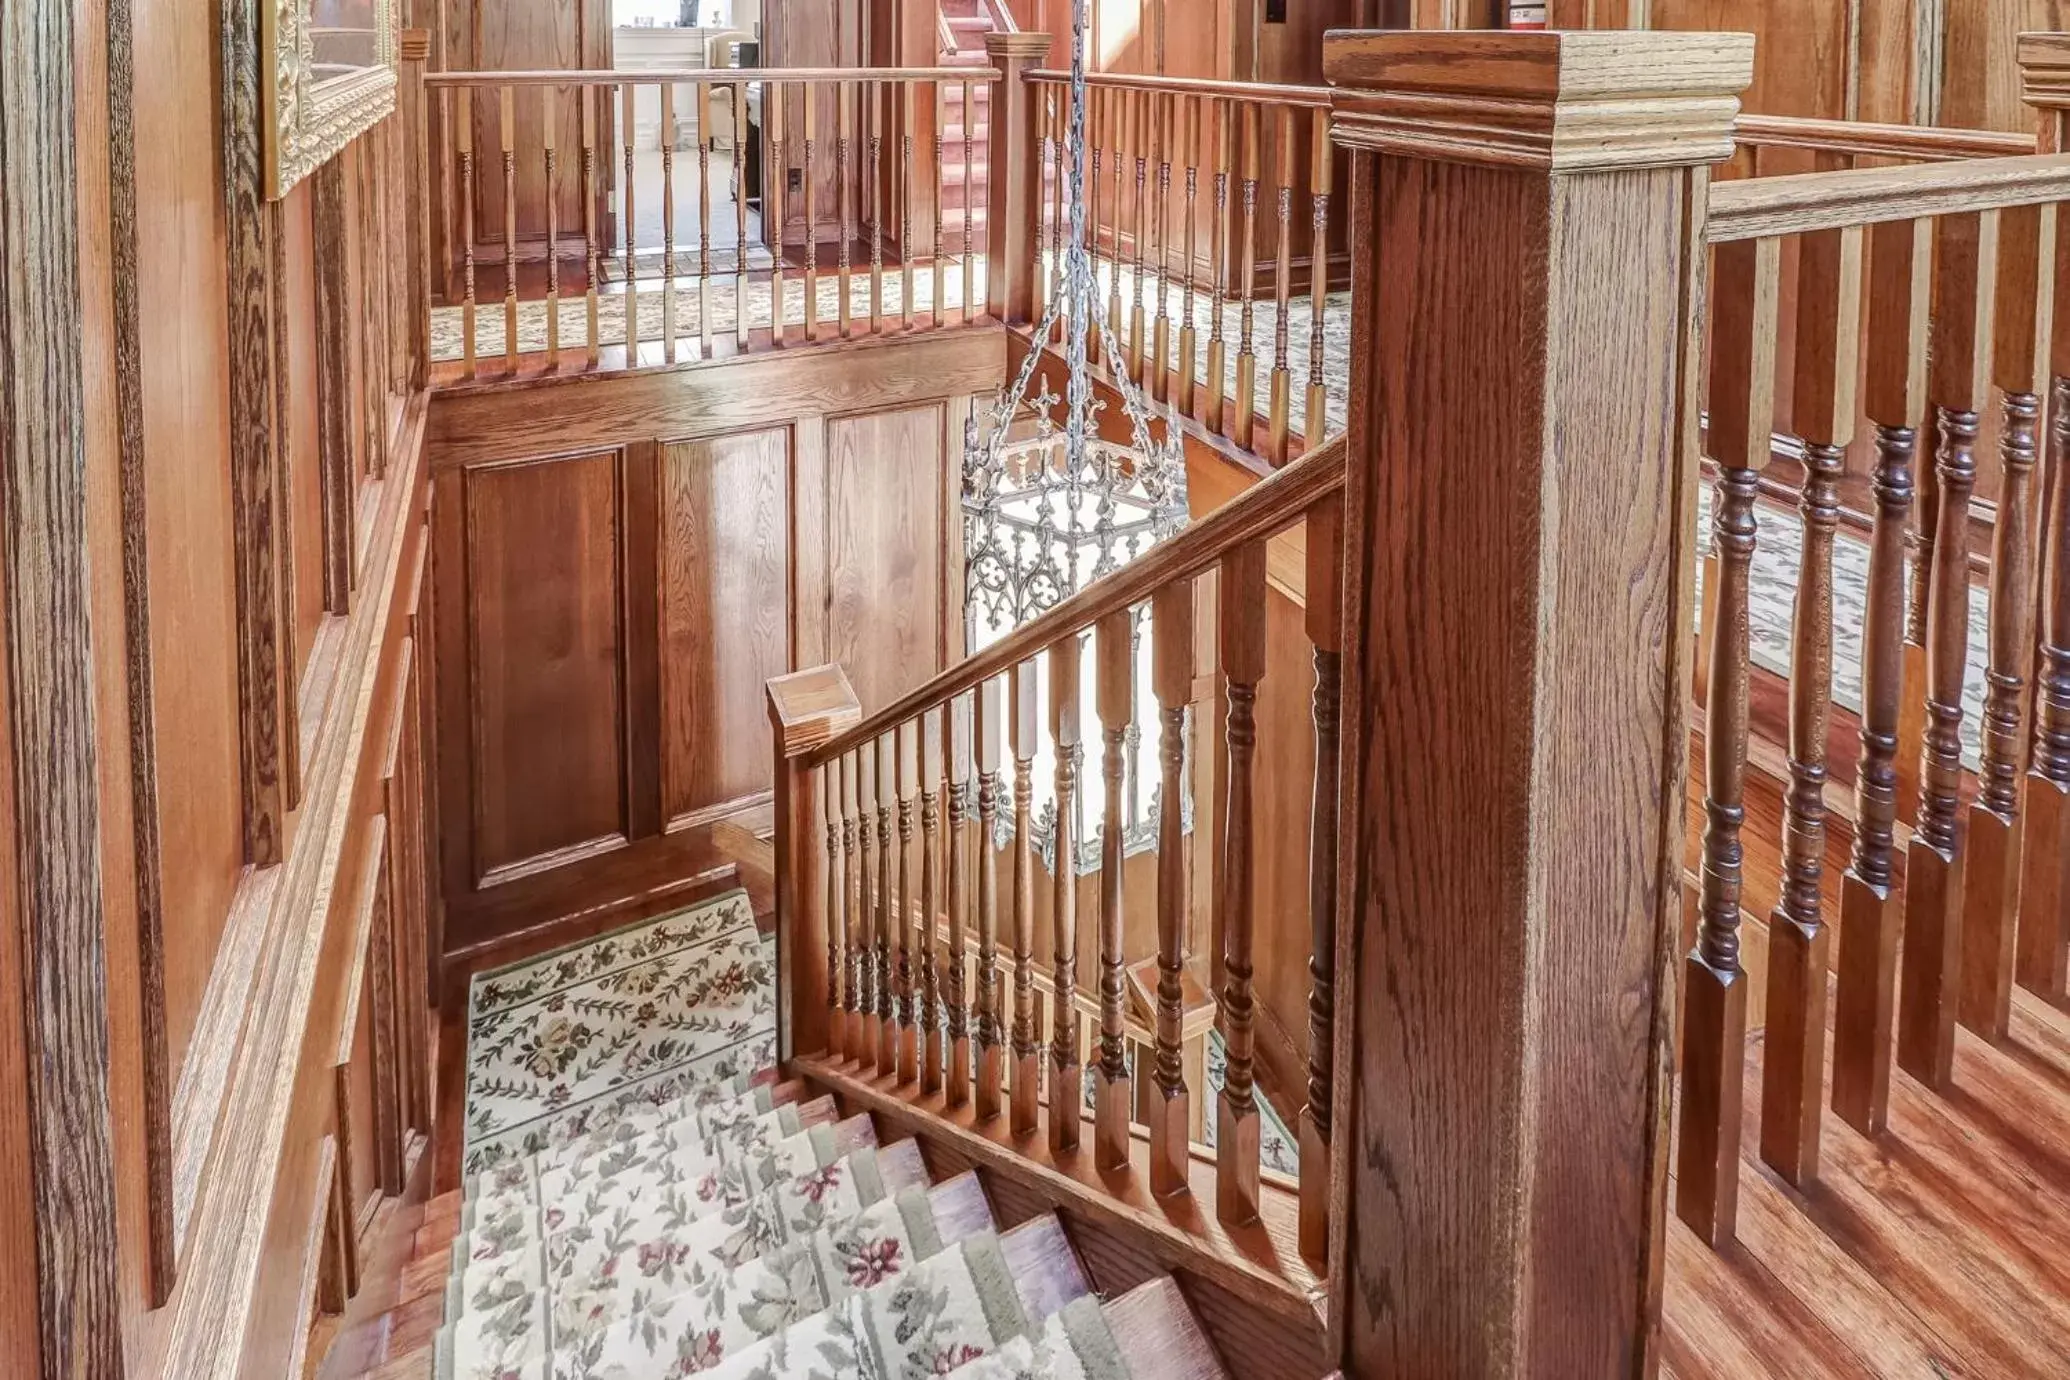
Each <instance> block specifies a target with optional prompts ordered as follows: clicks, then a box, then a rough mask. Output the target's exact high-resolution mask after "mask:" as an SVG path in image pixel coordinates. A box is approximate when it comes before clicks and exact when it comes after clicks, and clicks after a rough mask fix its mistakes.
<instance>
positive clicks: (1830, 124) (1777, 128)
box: [1732, 115, 2034, 162]
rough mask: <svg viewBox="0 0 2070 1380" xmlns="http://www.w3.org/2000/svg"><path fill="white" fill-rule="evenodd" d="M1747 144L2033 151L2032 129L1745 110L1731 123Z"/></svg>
mask: <svg viewBox="0 0 2070 1380" xmlns="http://www.w3.org/2000/svg"><path fill="white" fill-rule="evenodd" d="M1732 133H1733V137H1734V138H1735V139H1737V140H1738V141H1739V142H1740V143H1742V144H1758V145H1761V146H1763V147H1766V148H1798V149H1820V150H1824V151H1826V152H1830V153H1852V154H1858V155H1861V156H1863V157H1876V158H1912V159H1919V160H1922V161H1932V162H1945V161H1953V160H1956V159H1964V158H2017V157H2020V156H2021V155H2023V154H2031V153H2033V152H2034V136H2033V135H2032V134H2004V133H2000V132H1999V131H1996V130H1985V129H1938V128H1935V127H1933V126H1931V125H1882V124H1869V123H1865V122H1862V121H1856V120H1813V119H1807V118H1803V117H1800V116H1795V115H1741V116H1740V117H1739V119H1738V120H1737V121H1736V122H1734V124H1733V127H1732Z"/></svg>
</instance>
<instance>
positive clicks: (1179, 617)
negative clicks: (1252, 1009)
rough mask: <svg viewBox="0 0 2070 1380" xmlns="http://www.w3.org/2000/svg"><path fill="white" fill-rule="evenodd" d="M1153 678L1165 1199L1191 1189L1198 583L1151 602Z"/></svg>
mask: <svg viewBox="0 0 2070 1380" xmlns="http://www.w3.org/2000/svg"><path fill="white" fill-rule="evenodd" d="M1150 638H1151V643H1150V656H1151V662H1150V680H1151V689H1152V690H1153V691H1155V692H1156V694H1157V760H1158V766H1159V774H1158V788H1157V791H1158V793H1157V1046H1156V1058H1155V1060H1154V1061H1153V1063H1152V1067H1151V1070H1150V1089H1149V1097H1148V1098H1147V1099H1146V1100H1145V1107H1146V1115H1147V1116H1148V1119H1149V1122H1150V1191H1151V1192H1152V1193H1154V1194H1156V1195H1157V1196H1158V1197H1160V1198H1165V1197H1170V1196H1171V1195H1172V1194H1175V1193H1184V1192H1186V1191H1187V1190H1188V1188H1189V1187H1190V1185H1191V1174H1190V1163H1191V1159H1192V1149H1191V1127H1192V1118H1193V1103H1192V1098H1191V1096H1190V1095H1189V1094H1188V1092H1187V1089H1186V1052H1185V1049H1184V1045H1183V1041H1184V1039H1185V1030H1184V1027H1185V1017H1186V1007H1185V1001H1186V989H1185V982H1184V978H1185V961H1186V954H1185V949H1186V921H1187V918H1188V917H1189V916H1190V915H1191V913H1192V909H1193V896H1192V885H1191V884H1192V869H1191V866H1190V863H1191V861H1192V860H1191V859H1190V858H1189V857H1188V856H1187V851H1186V821H1185V818H1184V815H1185V811H1184V809H1183V808H1182V806H1181V800H1182V797H1183V793H1184V792H1185V789H1186V706H1187V704H1188V703H1189V702H1190V701H1191V700H1192V698H1193V582H1192V581H1191V580H1181V581H1178V582H1177V583H1175V584H1170V585H1167V586H1165V587H1164V588H1163V589H1160V590H1159V591H1157V594H1156V595H1155V596H1154V597H1153V598H1152V600H1151V603H1150Z"/></svg>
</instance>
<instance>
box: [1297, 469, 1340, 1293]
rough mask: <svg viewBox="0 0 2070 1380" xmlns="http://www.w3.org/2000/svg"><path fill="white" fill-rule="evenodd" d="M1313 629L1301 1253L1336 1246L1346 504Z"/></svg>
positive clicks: (1310, 586) (1322, 555)
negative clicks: (1333, 1187) (1333, 1164)
mask: <svg viewBox="0 0 2070 1380" xmlns="http://www.w3.org/2000/svg"><path fill="white" fill-rule="evenodd" d="M1307 561H1308V568H1307V594H1308V607H1307V631H1308V641H1309V645H1310V646H1312V647H1314V649H1315V692H1314V707H1313V710H1312V715H1313V718H1314V720H1315V794H1314V796H1313V800H1312V804H1311V805H1310V807H1309V826H1308V1100H1307V1102H1306V1103H1305V1104H1304V1105H1303V1107H1302V1108H1301V1216H1300V1237H1299V1244H1300V1250H1301V1254H1303V1255H1305V1256H1307V1257H1308V1258H1309V1259H1310V1260H1316V1261H1319V1260H1321V1259H1323V1257H1324V1256H1326V1255H1327V1254H1328V1253H1329V1248H1330V1216H1329V1214H1330V1102H1331V1099H1332V1097H1333V1096H1334V1095H1335V1088H1336V1073H1335V1066H1336V1051H1335V1048H1334V1041H1335V1039H1336V1024H1337V846H1338V843H1337V781H1338V774H1339V760H1340V759H1339V753H1338V716H1339V710H1340V709H1341V707H1342V704H1343V672H1344V628H1343V616H1344V600H1343V581H1344V507H1343V501H1342V500H1341V499H1336V498H1332V499H1330V500H1328V501H1327V502H1325V503H1323V504H1322V505H1320V506H1319V507H1316V508H1312V509H1310V510H1309V512H1308V550H1307Z"/></svg>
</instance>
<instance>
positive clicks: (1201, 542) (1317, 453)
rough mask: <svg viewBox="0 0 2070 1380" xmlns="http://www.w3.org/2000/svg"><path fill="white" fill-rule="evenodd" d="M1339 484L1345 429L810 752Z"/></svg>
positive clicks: (1199, 559) (946, 693)
mask: <svg viewBox="0 0 2070 1380" xmlns="http://www.w3.org/2000/svg"><path fill="white" fill-rule="evenodd" d="M1343 487H1344V436H1343V434H1342V433H1339V434H1338V435H1336V436H1333V437H1331V438H1330V439H1329V440H1328V441H1326V442H1324V443H1323V444H1322V445H1321V446H1318V447H1317V448H1316V449H1314V450H1312V451H1309V452H1307V453H1306V454H1304V455H1303V456H1302V457H1301V458H1300V459H1298V460H1296V461H1294V462H1293V463H1291V464H1289V465H1287V466H1286V467H1285V468H1284V469H1279V470H1275V471H1273V472H1272V474H1270V475H1269V476H1267V477H1266V478H1264V479H1262V480H1260V481H1259V482H1258V483H1257V484H1255V485H1253V486H1251V487H1250V488H1249V489H1246V490H1244V492H1243V493H1242V495H1240V496H1239V497H1237V498H1235V499H1232V500H1231V501H1230V502H1229V503H1227V504H1225V505H1223V506H1222V507H1220V508H1218V509H1216V510H1215V511H1214V512H1213V513H1210V514H1209V515H1208V516H1207V517H1204V518H1202V519H1201V520H1200V521H1198V522H1196V523H1194V524H1193V525H1192V526H1191V527H1189V528H1187V529H1186V530H1185V531H1184V532H1182V533H1180V534H1179V535H1178V536H1177V537H1175V538H1173V539H1172V540H1171V541H1168V542H1166V543H1165V544H1164V545H1162V546H1158V547H1153V548H1152V549H1151V550H1150V551H1149V552H1148V553H1146V554H1145V555H1144V556H1143V558H1142V559H1141V560H1137V561H1132V562H1130V563H1129V564H1127V565H1125V566H1123V567H1122V568H1121V569H1120V570H1118V571H1116V572H1115V573H1114V574H1112V575H1110V576H1108V577H1107V578H1105V579H1103V580H1098V581H1095V582H1094V583H1093V584H1092V585H1090V586H1089V587H1087V588H1085V589H1083V590H1081V591H1079V592H1078V593H1077V594H1075V595H1073V596H1071V597H1070V598H1069V599H1066V600H1064V602H1062V603H1061V604H1058V605H1057V606H1056V607H1055V608H1053V609H1051V610H1050V611H1049V612H1048V613H1046V614H1044V615H1043V616H1042V617H1040V618H1038V619H1036V620H1035V621H1034V622H1032V623H1029V624H1027V625H1025V626H1023V627H1022V628H1020V629H1019V630H1018V631H1017V632H1015V633H1014V634H1013V635H1012V636H1011V637H1006V638H1002V639H1000V640H999V641H998V642H995V643H993V644H992V645H991V646H989V647H987V648H985V649H984V650H983V651H981V652H978V653H977V654H975V655H973V656H970V657H967V658H965V659H964V660H963V661H960V662H958V663H957V664H956V665H954V666H951V667H950V668H949V669H948V670H946V671H944V672H942V673H941V674H940V675H938V676H936V677H935V678H934V679H932V680H930V681H928V682H927V683H926V684H924V685H922V686H920V687H919V688H918V689H916V690H913V691H910V692H908V693H907V694H905V695H903V696H901V697H900V698H898V699H897V700H894V701H893V702H892V703H890V704H889V705H886V706H885V707H884V708H883V709H880V710H878V711H877V712H876V713H875V714H872V715H871V716H870V717H869V718H867V719H865V720H863V721H862V722H861V723H860V724H858V725H856V726H855V727H854V728H852V729H849V730H848V731H847V732H845V733H843V734H841V735H840V736H838V737H836V738H834V739H832V740H831V741H829V742H828V743H827V744H826V745H825V746H824V747H821V748H820V749H819V750H818V751H817V752H815V753H814V754H813V755H812V759H811V763H812V765H813V766H825V765H826V764H827V763H828V762H830V761H832V760H833V759H834V758H836V757H839V756H840V755H841V754H842V753H844V752H848V751H850V750H851V749H854V748H857V747H861V746H863V745H864V744H866V743H868V742H870V741H871V740H872V739H874V738H875V737H877V736H878V735H879V734H881V733H885V732H888V731H890V730H891V729H893V728H895V727H897V726H898V725H899V724H901V723H904V722H905V721H906V720H907V719H911V718H915V717H917V716H919V715H920V714H923V713H925V712H926V711H928V710H930V709H933V708H935V707H936V706H938V705H942V704H946V703H947V702H948V701H950V700H951V699H954V698H955V697H956V696H958V695H960V694H962V693H963V692H965V691H966V690H969V689H971V688H973V687H975V686H976V685H977V684H978V683H979V682H980V681H984V680H989V679H990V678H991V677H993V676H996V675H999V674H1001V673H1003V672H1006V671H1010V670H1012V669H1013V667H1014V666H1015V665H1017V664H1018V663H1020V662H1023V661H1026V660H1028V659H1029V658H1030V657H1033V656H1035V655H1037V654H1039V653H1041V652H1043V651H1045V650H1047V649H1048V648H1049V647H1050V645H1051V644H1053V643H1055V642H1058V641H1060V640H1061V639H1062V638H1064V637H1066V636H1068V635H1070V634H1072V633H1078V632H1083V631H1084V630H1085V629H1087V628H1089V627H1091V626H1092V625H1093V624H1095V623H1097V622H1099V621H1100V619H1101V618H1103V617H1105V616H1106V615H1108V614H1110V613H1115V612H1118V611H1119V610H1122V609H1126V608H1131V607H1133V606H1134V605H1136V604H1140V603H1142V602H1143V601H1144V600H1146V599H1148V598H1149V597H1150V596H1151V595H1153V594H1155V593H1156V592H1157V591H1158V590H1159V589H1162V588H1163V587H1164V586H1165V585H1168V584H1171V583H1173V582H1174V581H1177V580H1182V579H1186V578H1188V577H1190V576H1193V575H1198V574H1199V573H1200V572H1201V571H1203V570H1206V569H1207V568H1208V567H1209V566H1212V565H1215V564H1217V563H1218V562H1220V560H1221V559H1222V557H1223V556H1224V555H1226V554H1227V553H1228V552H1230V551H1232V550H1234V549H1236V548H1237V547H1239V546H1242V545H1244V544H1245V543H1246V542H1249V541H1252V540H1255V539H1256V538H1259V537H1266V536H1271V535H1272V534H1273V533H1275V532H1277V531H1279V529H1280V528H1282V527H1285V526H1288V525H1289V524H1291V523H1293V522H1294V521H1295V520H1296V519H1298V518H1299V517H1300V516H1301V515H1302V514H1303V513H1305V512H1307V511H1308V509H1309V508H1310V507H1312V506H1314V505H1315V504H1316V503H1317V502H1319V501H1320V500H1322V499H1323V498H1326V497H1328V496H1329V495H1330V494H1333V493H1336V492H1337V491H1338V490H1340V489H1342V488H1343Z"/></svg>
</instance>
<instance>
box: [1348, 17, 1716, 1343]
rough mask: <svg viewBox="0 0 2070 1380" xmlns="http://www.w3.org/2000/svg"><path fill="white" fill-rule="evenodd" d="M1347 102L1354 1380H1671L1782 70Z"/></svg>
mask: <svg viewBox="0 0 2070 1380" xmlns="http://www.w3.org/2000/svg"><path fill="white" fill-rule="evenodd" d="M1324 67H1325V71H1326V73H1327V75H1328V76H1329V78H1330V79H1331V80H1332V81H1333V82H1335V83H1336V84H1337V85H1339V86H1340V87H1343V88H1347V89H1346V90H1344V91H1342V92H1341V93H1340V95H1339V98H1338V104H1337V109H1336V126H1335V129H1334V131H1333V133H1334V137H1335V139H1336V140H1337V142H1338V143H1339V144H1341V145H1344V146H1346V147H1348V148H1350V149H1351V150H1352V151H1353V153H1354V163H1353V174H1352V204H1353V206H1354V208H1355V209H1354V214H1353V220H1354V224H1353V227H1352V234H1351V243H1352V244H1354V245H1357V246H1363V247H1364V248H1362V249H1361V250H1360V252H1358V253H1356V254H1354V257H1353V273H1354V281H1353V292H1352V298H1353V326H1352V339H1353V367H1352V390H1351V424H1350V436H1349V445H1350V450H1349V455H1348V473H1347V488H1346V496H1345V524H1346V527H1345V533H1344V546H1345V550H1346V551H1347V553H1350V554H1349V556H1348V559H1347V567H1346V570H1345V577H1346V587H1345V591H1344V599H1345V620H1344V629H1345V647H1344V660H1345V665H1346V667H1347V669H1348V674H1347V675H1346V676H1345V687H1344V688H1345V695H1344V707H1343V733H1344V737H1343V773H1344V784H1343V789H1342V791H1341V793H1340V810H1341V821H1340V835H1339V836H1340V838H1341V840H1342V846H1341V847H1340V849H1339V857H1340V868H1341V879H1340V884H1339V901H1340V907H1339V908H1340V914H1341V915H1342V917H1343V919H1342V925H1343V927H1344V928H1345V930H1346V931H1348V934H1349V936H1350V937H1349V939H1348V942H1347V944H1346V946H1345V951H1344V954H1343V957H1344V959H1345V963H1344V965H1342V966H1340V968H1339V972H1338V981H1339V995H1340V1000H1339V1002H1338V1006H1337V1019H1338V1035H1339V1041H1338V1044H1339V1048H1340V1049H1343V1050H1345V1051H1346V1052H1347V1055H1348V1058H1347V1061H1346V1065H1345V1069H1344V1076H1343V1077H1341V1078H1340V1079H1339V1080H1338V1084H1337V1098H1336V1102H1337V1105H1336V1115H1335V1116H1334V1118H1333V1122H1334V1131H1335V1134H1334V1136H1333V1144H1332V1152H1333V1154H1332V1162H1333V1164H1334V1166H1335V1168H1336V1171H1337V1178H1338V1179H1339V1180H1340V1185H1341V1190H1342V1193H1343V1195H1344V1200H1343V1201H1342V1202H1341V1203H1340V1204H1339V1205H1337V1208H1336V1210H1335V1211H1334V1212H1333V1213H1332V1217H1333V1219H1334V1220H1333V1223H1332V1238H1333V1239H1332V1242H1331V1255H1332V1266H1333V1268H1332V1269H1331V1270H1330V1272H1329V1279H1330V1289H1331V1302H1332V1306H1331V1318H1332V1335H1333V1338H1334V1339H1335V1341H1336V1343H1337V1344H1338V1347H1339V1349H1340V1350H1339V1354H1338V1355H1337V1356H1336V1357H1333V1358H1332V1359H1334V1360H1337V1361H1339V1362H1341V1364H1342V1365H1343V1368H1344V1370H1345V1373H1346V1374H1357V1375H1396V1374H1414V1375H1433V1374H1443V1375H1529V1376H1536V1375H1589V1376H1607V1375H1635V1374H1640V1373H1643V1372H1645V1371H1646V1370H1647V1368H1648V1367H1649V1366H1650V1365H1651V1364H1652V1363H1653V1360H1654V1349H1655V1341H1654V1339H1655V1337H1656V1335H1657V1333H1658V1313H1659V1298H1660V1287H1661V1274H1662V1271H1661V1256H1662V1239H1663V1238H1662V1230H1663V1209H1664V1205H1665V1192H1666V1176H1667V1157H1668V1114H1669V1092H1670V1075H1671V1071H1672V1066H1671V1060H1672V1052H1673V1045H1674V1028H1673V1013H1674V981H1675V971H1676V959H1677V957H1678V953H1677V951H1678V948H1679V930H1680V923H1679V922H1680V892H1681V888H1680V883H1681V875H1682V813H1683V785H1684V773H1685V757H1686V754H1687V733H1688V724H1687V718H1686V716H1687V710H1686V707H1685V706H1686V701H1687V696H1688V693H1689V679H1690V662H1691V660H1692V657H1693V638H1692V636H1691V626H1692V607H1693V602H1694V579H1695V570H1696V557H1697V542H1696V523H1695V518H1694V509H1695V505H1696V499H1697V484H1698V469H1697V449H1696V417H1695V407H1696V403H1695V396H1696V389H1695V387H1694V381H1693V379H1692V377H1691V376H1692V374H1693V372H1694V368H1695V366H1694V364H1693V363H1692V362H1690V361H1689V358H1688V357H1689V355H1690V345H1691V343H1692V342H1693V341H1694V340H1695V339H1696V335H1695V332H1694V330H1693V329H1691V328H1690V317H1691V315H1692V313H1691V311H1690V304H1691V303H1692V302H1693V301H1696V300H1700V278H1701V274H1702V268H1703V260H1702V255H1701V253H1700V251H1694V250H1693V249H1692V246H1693V245H1696V244H1700V242H1701V233H1702V208H1703V198H1704V196H1705V187H1706V182H1707V173H1706V171H1705V167H1706V165H1708V164H1710V163H1712V162H1715V161H1718V160H1720V159H1723V158H1725V157H1727V156H1728V155H1729V154H1730V153H1731V150H1732V136H1731V127H1732V120H1733V118H1734V115H1735V113H1736V111H1737V100H1736V97H1737V95H1738V93H1739V92H1740V91H1741V90H1742V89H1744V87H1745V86H1746V84H1747V82H1748V81H1749V80H1750V78H1751V75H1752V70H1753V39H1752V38H1751V37H1750V36H1747V35H1742V34H1713V33H1687V34H1680V33H1602V34H1595V33H1546V34H1512V33H1445V34H1437V33H1416V34H1406V33H1404V34H1392V33H1354V34H1337V35H1333V36H1331V37H1330V38H1329V39H1328V40H1326V42H1325V47H1324ZM1432 111H1440V112H1442V119H1441V120H1439V121H1437V122H1435V123H1434V122H1433V120H1432V118H1431V112H1432ZM1353 992H1355V993H1356V994H1357V1000H1355V1001H1354V1000H1350V999H1348V996H1347V994H1348V993H1353Z"/></svg>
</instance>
